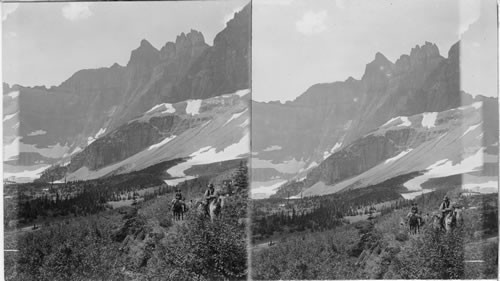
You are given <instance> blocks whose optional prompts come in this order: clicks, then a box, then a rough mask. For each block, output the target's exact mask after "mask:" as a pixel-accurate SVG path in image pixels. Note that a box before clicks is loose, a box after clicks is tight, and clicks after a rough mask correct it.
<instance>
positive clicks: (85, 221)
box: [5, 164, 248, 280]
mask: <svg viewBox="0 0 500 281" xmlns="http://www.w3.org/2000/svg"><path fill="white" fill-rule="evenodd" d="M228 175H229V177H230V179H232V180H233V182H234V190H233V194H232V195H231V196H229V197H228V198H227V199H226V202H225V206H224V208H223V209H222V211H221V215H220V216H219V217H218V218H217V219H215V221H213V222H211V221H210V220H209V219H208V218H206V217H205V216H204V214H200V213H199V212H198V211H197V210H195V209H194V208H193V209H191V210H189V211H188V212H187V213H186V214H185V219H184V221H173V220H172V213H171V210H170V208H171V200H172V197H173V196H172V194H171V193H167V194H165V195H161V194H158V195H157V196H152V195H150V197H151V198H150V200H146V201H141V202H139V203H137V204H136V205H135V206H133V207H121V208H118V209H114V210H104V211H100V212H97V213H96V214H92V215H87V216H76V217H71V218H67V219H64V220H61V221H57V222H55V223H52V224H50V225H46V226H45V225H44V226H42V227H40V228H39V229H36V230H29V231H23V230H17V231H12V232H7V233H6V235H5V248H6V249H16V250H18V251H17V252H16V251H9V252H6V254H5V279H6V280H221V279H230V280H240V279H246V277H247V268H248V266H247V250H246V241H247V237H246V231H245V228H246V226H245V225H244V224H242V223H241V218H244V217H245V216H246V209H247V192H248V191H247V188H248V186H247V185H248V184H247V168H246V166H245V165H243V164H242V165H240V166H239V167H238V168H236V169H234V168H233V169H232V172H231V173H228ZM199 184H200V183H199V181H190V182H186V183H184V185H185V187H192V188H193V190H197V189H196V188H197V186H198V185H199ZM188 185H189V186H188ZM191 185H192V186H191ZM200 196H201V190H200V191H198V193H195V192H194V191H193V193H192V198H194V199H197V198H199V197H200Z"/></svg>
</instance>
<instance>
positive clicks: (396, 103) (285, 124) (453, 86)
mask: <svg viewBox="0 0 500 281" xmlns="http://www.w3.org/2000/svg"><path fill="white" fill-rule="evenodd" d="M472 100H473V99H472V96H470V95H469V94H467V93H464V92H463V91H460V42H457V43H456V44H454V45H453V46H452V47H451V48H450V50H449V52H448V57H447V58H444V57H442V56H441V55H440V54H439V49H438V48H437V46H436V45H435V44H432V43H429V42H426V43H425V44H424V45H423V46H416V47H415V48H413V49H412V50H411V52H410V54H409V55H402V56H401V57H400V58H399V59H398V60H397V61H396V62H395V63H392V62H391V61H389V60H388V59H387V58H386V57H385V56H383V55H382V54H381V53H377V54H376V55H375V59H374V60H373V61H372V62H370V63H369V64H367V66H366V69H365V73H364V75H363V77H362V78H361V80H356V79H354V78H352V77H350V78H349V79H347V80H346V81H343V82H334V83H329V84H317V85H314V86H312V87H311V88H309V89H308V90H307V91H306V92H305V93H304V94H302V95H301V96H299V97H298V98H296V99H295V100H294V101H289V102H286V103H285V104H281V103H279V102H269V103H262V102H253V104H252V113H253V114H252V121H253V125H252V132H253V134H252V136H253V139H252V148H253V153H252V154H253V158H252V167H253V171H252V172H253V173H252V176H253V181H257V182H264V181H270V180H271V178H275V177H276V176H277V175H280V177H281V179H284V180H290V179H292V178H295V179H298V178H299V179H300V178H301V177H304V176H305V175H306V173H307V170H310V169H312V168H313V167H315V166H317V165H318V164H319V163H320V162H322V161H323V160H324V159H326V158H328V157H329V156H330V155H331V154H333V153H334V152H336V151H339V150H341V149H342V148H344V147H345V146H347V145H349V144H350V143H352V142H353V141H355V140H357V139H358V138H360V137H362V136H363V135H365V134H366V133H368V132H370V131H372V130H375V129H377V128H378V127H379V126H381V125H382V124H384V123H385V122H386V121H388V120H390V119H391V118H395V117H397V116H412V115H415V114H420V113H424V112H442V111H445V110H448V109H452V108H457V107H459V106H461V105H466V104H470V103H472ZM271 148H274V149H271ZM285 167H286V168H289V169H288V170H285V169H284V168H285ZM264 168H265V169H274V170H275V171H276V172H275V173H274V174H271V173H269V171H266V173H265V174H263V173H260V171H259V170H260V169H264ZM284 172H285V175H284V176H283V173H284ZM273 183H275V181H274V182H273Z"/></svg>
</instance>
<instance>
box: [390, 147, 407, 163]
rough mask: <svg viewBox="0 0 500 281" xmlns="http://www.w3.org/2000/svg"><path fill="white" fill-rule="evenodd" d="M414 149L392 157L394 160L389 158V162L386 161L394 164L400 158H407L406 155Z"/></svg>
mask: <svg viewBox="0 0 500 281" xmlns="http://www.w3.org/2000/svg"><path fill="white" fill-rule="evenodd" d="M412 150H413V149H411V148H410V149H407V150H405V151H401V152H400V153H399V154H398V155H396V156H394V157H392V158H389V159H387V160H385V163H390V162H394V161H396V160H398V159H399V158H401V157H403V156H405V155H406V154H408V153H410V152H411V151H412Z"/></svg>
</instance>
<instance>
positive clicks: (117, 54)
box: [2, 0, 251, 280]
mask: <svg viewBox="0 0 500 281" xmlns="http://www.w3.org/2000/svg"><path fill="white" fill-rule="evenodd" d="M2 8H3V15H2V23H3V27H2V28H3V54H2V58H3V144H4V145H3V181H4V189H3V194H4V226H3V227H4V257H5V259H4V260H5V263H4V267H5V275H4V278H5V280H240V279H247V276H248V265H247V241H248V239H247V233H248V231H247V227H248V221H247V220H246V218H247V198H248V191H247V189H248V188H249V187H248V186H249V183H248V161H247V158H248V156H249V154H250V131H249V128H250V110H249V107H250V86H251V85H250V74H251V67H250V63H251V48H250V43H251V41H250V40H251V6H250V3H249V1H246V0H245V1H230V2H229V1H220V2H217V1H207V2H191V1H186V2H78V3H76V2H75V3H69V2H66V3H65V2H61V3H4V4H2Z"/></svg>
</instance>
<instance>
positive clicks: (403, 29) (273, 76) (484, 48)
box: [252, 0, 498, 102]
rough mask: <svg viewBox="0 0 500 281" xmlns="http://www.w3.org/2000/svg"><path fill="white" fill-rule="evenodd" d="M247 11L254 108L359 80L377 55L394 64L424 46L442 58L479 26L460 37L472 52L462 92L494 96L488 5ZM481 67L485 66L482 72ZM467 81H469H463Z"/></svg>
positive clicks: (278, 5)
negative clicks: (256, 104) (257, 103)
mask: <svg viewBox="0 0 500 281" xmlns="http://www.w3.org/2000/svg"><path fill="white" fill-rule="evenodd" d="M252 3H253V6H252V28H253V31H252V32H253V34H252V35H253V38H252V39H253V45H252V51H253V54H252V58H253V61H252V71H253V73H252V98H253V99H254V100H257V101H271V100H280V101H282V102H284V101H287V100H293V99H295V98H296V97H297V96H299V95H300V94H302V93H303V92H304V91H306V90H307V89H308V88H309V87H310V86H312V85H313V84H316V83H325V82H334V81H344V80H346V79H347V78H348V77H349V76H352V77H354V78H356V79H360V78H361V77H362V75H363V73H364V70H365V66H366V64H367V63H369V62H371V61H372V60H373V59H374V58H375V54H376V53H377V52H381V53H382V54H384V55H385V56H386V57H387V58H388V59H389V60H391V61H392V62H395V61H396V60H397V59H398V58H399V57H400V56H401V55H402V54H409V53H410V50H411V48H413V47H415V46H416V45H423V44H424V43H425V42H426V41H429V42H432V43H436V45H437V46H438V48H439V49H440V53H441V55H442V56H444V57H447V56H448V50H449V48H450V47H451V46H452V45H453V44H454V43H456V42H457V41H458V40H459V39H460V38H461V34H463V33H464V32H467V31H468V30H469V26H470V25H471V24H472V23H474V22H476V21H482V24H479V25H476V26H475V27H476V28H475V35H474V36H467V38H469V39H470V42H468V46H471V47H470V48H467V52H465V51H464V52H462V56H465V57H466V58H470V59H469V63H472V64H473V65H474V67H475V68H474V71H475V72H474V73H471V72H472V71H469V72H468V73H467V74H468V75H467V76H466V77H465V76H464V77H463V78H462V82H463V85H462V86H463V88H464V90H467V91H468V92H473V93H481V94H485V95H496V89H497V87H496V79H497V77H498V75H497V74H496V73H497V72H496V71H497V69H496V52H497V50H498V49H497V44H496V42H497V40H496V38H497V37H496V36H497V30H496V3H495V1H494V0H487V1H476V0H439V1H436V0H411V1H410V0H392V1H389V0H315V1H310V0H309V1H307V0H254V1H253V2H252ZM479 3H482V4H483V6H482V7H481V6H480V4H479ZM469 33H470V32H469ZM472 54H474V55H472ZM475 56H481V58H477V57H475ZM488 60H489V61H490V62H492V63H489V64H488V63H486V64H485V63H484V62H485V61H488ZM464 61H466V60H464ZM478 61H481V63H482V64H478V63H477V62H478ZM485 65H487V66H486V68H487V69H485ZM467 69H470V68H467ZM471 74H472V76H473V77H475V79H473V78H469V77H472V76H471ZM485 76H487V77H488V78H489V79H488V81H487V83H484V81H483V80H484V77H485Z"/></svg>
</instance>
